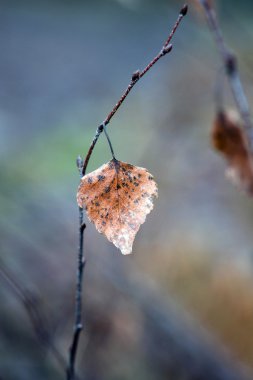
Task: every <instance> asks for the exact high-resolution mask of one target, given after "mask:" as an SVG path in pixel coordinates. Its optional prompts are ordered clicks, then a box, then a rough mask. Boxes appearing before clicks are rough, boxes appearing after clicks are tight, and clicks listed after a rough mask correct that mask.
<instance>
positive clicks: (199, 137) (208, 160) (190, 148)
mask: <svg viewBox="0 0 253 380" xmlns="http://www.w3.org/2000/svg"><path fill="white" fill-rule="evenodd" d="M181 5H182V4H181V3H180V2H179V1H176V0H175V1H162V0H160V1H154V0H149V1H144V0H138V1H137V0H136V1H134V0H128V1H127V0H126V1H124V0H118V1H117V0H107V1H81V0H79V1H72V2H71V3H70V2H68V1H59V0H58V1H57V0H55V1H22V2H20V1H1V2H0V46H1V58H0V158H1V161H0V176H1V177H0V179H1V190H0V226H1V232H0V234H1V239H0V247H1V259H0V263H1V264H2V265H3V266H4V267H7V268H8V271H9V273H10V275H11V276H12V277H13V278H14V279H16V281H17V282H18V283H20V284H22V286H24V288H25V289H27V290H28V291H29V292H30V293H32V297H34V298H33V299H34V300H35V301H34V302H35V303H36V305H37V306H38V308H39V310H41V311H42V314H43V315H44V314H45V315H46V316H47V317H46V318H47V320H48V324H49V330H50V332H51V333H52V336H53V337H54V341H55V342H56V344H57V347H60V351H61V353H62V355H63V356H64V357H67V352H68V347H69V344H70V339H71V334H72V325H73V318H74V316H73V314H74V297H75V295H74V291H75V271H76V255H77V243H78V209H77V205H76V200H75V198H76V190H77V186H78V182H79V177H78V172H77V169H76V164H75V160H76V157H77V156H78V155H79V154H81V155H82V156H84V155H85V153H86V152H87V149H88V147H89V145H90V142H91V140H92V138H93V136H94V134H95V131H96V128H97V126H98V125H99V124H100V123H101V122H102V120H103V119H104V118H105V116H106V115H107V114H108V112H109V111H110V110H111V109H112V107H113V105H114V104H115V103H116V101H117V100H118V98H119V96H120V94H121V93H122V92H123V91H124V89H125V88H126V86H127V85H128V83H129V79H130V78H131V74H132V72H134V71H135V70H136V69H141V68H143V67H145V65H146V64H147V63H148V62H149V61H150V60H151V59H152V58H153V56H154V55H155V54H156V53H157V52H158V51H159V50H160V48H161V46H162V44H163V42H164V41H165V39H166V36H167V35H168V33H169V32H170V30H171V27H172V25H173V23H174V21H175V19H176V17H177V15H178V10H179V9H180V7H181ZM216 5H217V9H218V14H219V20H220V23H221V26H222V29H223V31H224V37H225V39H226V41H227V42H228V44H229V46H231V48H232V49H233V51H235V52H236V54H237V56H238V60H239V67H240V70H241V78H242V81H243V84H244V85H245V91H246V94H247V96H248V99H249V103H250V105H251V104H252V103H253V102H252V100H253V90H252V88H253V87H252V84H253V75H252V65H253V59H252V57H253V54H252V53H253V24H252V12H253V4H252V2H251V1H241V2H240V3H238V2H236V1H228V0H227V1H220V2H218V1H217V4H216ZM189 6H190V9H189V14H188V15H187V17H186V18H185V20H184V21H183V23H182V25H181V26H180V28H179V30H178V32H177V33H176V35H175V37H174V38H173V50H172V53H171V54H170V55H168V56H166V57H165V58H163V59H162V60H161V61H159V63H158V64H157V65H155V66H154V68H153V69H152V70H151V71H150V72H149V73H148V74H147V75H146V76H145V77H144V78H143V79H142V80H141V81H140V82H139V83H138V84H137V85H136V87H135V88H134V90H133V91H132V93H131V94H130V96H129V97H128V98H127V100H126V102H125V104H124V105H123V106H122V108H121V109H120V110H119V112H118V113H117V114H116V116H115V117H114V118H113V119H112V121H111V124H110V126H109V127H108V132H109V134H110V137H111V139H112V142H113V146H114V150H115V154H116V157H117V158H118V159H120V160H122V161H126V162H129V163H131V164H135V165H138V166H143V167H146V168H147V169H148V170H149V171H150V172H151V173H152V174H153V175H154V177H155V179H156V181H157V183H158V187H159V199H158V200H157V201H156V203H155V208H154V211H152V213H151V215H149V216H148V218H147V221H146V223H145V224H144V225H143V226H142V227H141V229H140V231H139V233H138V235H137V238H136V242H135V244H134V250H133V255H132V256H131V257H123V256H121V254H120V252H119V251H118V250H117V249H116V248H114V247H113V246H112V245H111V244H110V243H108V242H107V241H106V239H105V238H104V237H103V236H101V235H99V234H98V233H97V232H96V231H95V228H94V226H93V225H90V224H89V223H87V229H86V231H85V256H86V258H87V265H86V268H85V279H84V288H85V291H84V298H83V300H84V310H85V314H84V325H85V329H84V333H83V337H82V343H81V349H80V354H79V357H78V369H79V373H80V374H81V377H80V378H87V379H130V378H138V379H142V378H143V379H144V378H145V379H160V378H161V379H163V378H170V379H175V380H178V379H188V378H189V379H196V378H203V376H202V377H201V376H200V377H196V376H195V377H194V375H193V376H192V377H190V370H188V367H187V366H186V367H185V370H184V361H183V360H185V358H184V359H182V362H181V361H180V360H179V359H178V358H177V355H178V353H175V352H174V353H173V354H171V352H170V347H171V342H170V341H169V340H166V339H165V338H164V341H163V340H162V338H161V337H160V335H159V334H158V332H159V331H160V330H159V329H161V331H165V330H162V328H164V324H165V325H166V326H167V327H170V323H171V324H172V325H171V326H173V328H172V327H171V331H173V332H171V333H170V334H172V335H171V336H174V335H173V334H175V336H177V332H176V330H175V329H174V324H173V323H174V322H175V321H176V320H177V318H178V324H179V326H181V325H183V326H185V325H184V323H186V326H188V325H187V323H188V320H191V321H193V327H192V325H191V323H189V324H190V326H191V327H189V336H190V337H191V336H193V337H195V333H196V336H197V337H199V338H198V339H199V340H200V341H201V339H202V337H203V336H205V333H206V331H207V332H208V333H207V334H208V337H209V338H206V337H205V338H203V340H204V341H205V339H206V340H207V341H208V342H209V340H211V341H212V339H213V340H214V342H215V343H214V348H213V349H212V350H211V351H214V352H215V350H216V348H217V352H220V351H219V350H221V352H222V353H223V350H225V351H226V353H227V352H229V354H230V355H232V358H234V361H235V362H238V363H242V364H243V365H245V366H247V367H248V368H249V369H252V367H253V345H252V338H251V336H252V333H253V297H252V296H253V274H252V270H253V248H252V247H253V235H252V223H253V206H252V200H251V199H249V198H247V196H245V195H244V194H243V193H241V192H240V191H238V189H236V188H235V187H233V186H232V185H231V184H230V183H229V182H228V181H227V180H226V178H225V177H224V171H225V163H224V162H223V160H222V159H221V158H220V157H218V156H217V155H216V154H215V153H214V152H213V151H212V149H211V147H210V142H209V131H210V128H211V125H212V120H213V118H214V109H215V106H214V101H213V91H214V85H215V81H216V78H217V73H218V71H219V70H220V67H221V62H220V61H219V57H218V55H217V52H216V47H215V45H214V43H213V41H212V39H211V37H210V34H209V31H208V29H207V26H206V23H205V20H204V18H203V15H202V14H201V12H200V11H199V9H198V8H197V7H196V3H195V2H194V1H191V2H190V3H189ZM225 99H226V103H227V104H228V107H233V106H234V104H233V99H232V97H231V94H230V91H229V86H228V84H226V87H225ZM109 159H110V151H109V147H108V144H107V142H106V139H105V137H104V136H101V138H100V140H99V142H98V144H97V146H96V148H95V150H94V154H93V156H92V158H91V162H90V165H89V170H93V169H95V168H97V167H98V166H99V165H101V164H103V163H104V162H107V161H108V160H109ZM123 279H124V280H123ZM122 281H123V282H122ZM0 283H1V287H0V302H1V308H0V310H1V312H0V378H1V379H22V380H23V379H26V380H27V379H36V380H37V379H38V380H40V379H45V378H46V379H60V378H64V374H63V372H62V368H60V367H61V366H59V363H57V361H56V360H55V358H54V356H53V355H52V353H51V352H50V350H49V351H48V350H47V349H46V348H45V347H44V346H43V344H41V343H40V342H39V341H38V339H37V336H36V334H35V332H34V331H33V329H32V327H31V323H30V321H29V318H28V316H27V313H26V311H25V309H24V307H23V305H22V302H20V299H18V298H17V297H15V295H14V293H13V289H12V288H11V287H10V286H8V284H6V282H4V281H3V280H1V282H0ZM145 291H146V292H147V295H146V293H145ZM153 292H154V294H155V295H157V297H158V299H157V303H156V296H154V297H153V298H152V297H151V296H150V295H152V294H153ZM149 297H150V300H151V301H150V304H151V305H150V306H152V313H154V312H155V311H156V312H160V313H162V311H163V310H164V308H165V309H166V307H167V306H166V307H165V306H164V305H167V303H169V305H170V306H168V307H167V309H166V312H165V311H164V312H163V314H161V315H162V317H161V316H160V317H159V318H158V317H156V318H155V317H153V314H152V315H151V314H150V315H151V317H150V320H152V328H151V327H150V326H151V325H149V324H148V323H147V320H148V317H147V316H149V313H151V311H150V310H149V307H148V300H149ZM154 299H155V300H154ZM145 300H146V302H145ZM171 305H172V306H171ZM174 308H175V310H174ZM171 310H173V312H171ZM181 319H182V321H181ZM145 321H146V322H145ZM184 321H186V322H184ZM172 322H173V323H172ZM150 323H151V322H150ZM199 326H201V327H200V330H201V329H202V328H203V331H205V333H203V334H202V332H199V331H198V329H199ZM166 331H167V330H166ZM180 331H181V330H180ZM183 331H186V335H187V332H188V327H184V330H183ZM201 331H202V330H201ZM160 333H161V332H160ZM168 334H169V333H168ZM168 336H169V335H168ZM182 336H183V334H182ZM151 337H152V339H151ZM148 338H149V339H150V340H148ZM178 339H179V340H182V339H183V340H184V338H182V337H181V335H180V336H178ZM185 339H186V340H187V339H188V338H187V337H186V338H185ZM196 339H197V338H196ZM182 344H183V343H182ZM212 344H213V343H212ZM173 347H174V346H173ZM193 347H195V346H194V345H193ZM155 349H156V350H157V352H156V355H157V356H156V355H155V354H154V352H153V351H152V350H155ZM159 350H160V351H162V352H163V354H164V352H165V353H166V355H167V357H165V358H163V356H162V354H161V355H160V351H159ZM194 350H196V352H197V348H196V347H195V348H192V351H193V352H195V351H194ZM200 351H201V350H200ZM198 352H199V351H198ZM164 355H165V354H164ZM173 355H174V356H173ZM218 355H219V354H218ZM225 356H226V355H225ZM174 358H177V359H178V360H179V361H178V363H176V360H174ZM172 359H173V360H174V363H176V364H174V365H175V366H178V367H181V368H180V371H183V372H182V374H181V375H179V374H175V373H173V372H170V371H171V370H170V369H169V368H171V367H169V365H168V367H166V365H165V363H166V361H167V360H168V361H169V360H171V361H173V360H172ZM196 360H197V359H196ZM229 363H230V362H229ZM228 365H230V364H228ZM231 365H232V364H231ZM180 371H179V372H180ZM180 373H181V372H180ZM207 376H208V375H207ZM213 378H215V377H211V375H210V379H213ZM217 378H220V379H221V378H222V377H217ZM224 378H225V377H224ZM227 378H229V379H230V378H231V379H232V377H227ZM235 378H239V377H235ZM206 379H208V377H206Z"/></svg>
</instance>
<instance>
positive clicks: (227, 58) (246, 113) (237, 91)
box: [199, 0, 253, 153]
mask: <svg viewBox="0 0 253 380" xmlns="http://www.w3.org/2000/svg"><path fill="white" fill-rule="evenodd" d="M199 2H200V4H201V5H202V7H203V9H204V12H205V15H206V19H207V22H208V26H209V29H210V31H211V32H212V34H213V37H214V40H215V43H216V45H217V48H218V51H219V53H220V56H221V59H222V61H223V65H224V68H225V70H226V74H227V77H228V80H229V83H230V87H231V90H232V93H233V96H234V100H235V103H236V105H237V108H238V111H239V113H240V115H241V118H242V121H243V127H244V129H245V132H246V134H247V138H248V146H249V150H250V152H251V153H253V125H252V121H251V115H250V109H249V103H248V100H247V98H246V95H245V92H244V89H243V86H242V83H241V80H240V75H239V71H238V66H237V59H236V56H235V55H234V54H233V53H231V51H230V49H229V48H228V47H227V46H226V44H225V42H224V39H223V35H222V31H221V29H220V27H219V24H218V20H217V16H216V13H215V11H214V9H213V7H212V5H211V2H210V1H208V0H199Z"/></svg>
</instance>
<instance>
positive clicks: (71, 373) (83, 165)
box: [67, 4, 188, 380]
mask: <svg viewBox="0 0 253 380" xmlns="http://www.w3.org/2000/svg"><path fill="white" fill-rule="evenodd" d="M187 10H188V6H187V5H186V4H185V5H184V6H183V7H182V8H181V10H180V13H179V15H178V18H177V20H176V23H175V25H174V26H173V28H172V30H171V33H170V35H169V37H168V38H167V40H166V41H165V43H164V45H163V47H162V49H161V51H160V52H159V53H158V54H157V55H156V56H155V57H154V58H153V60H152V61H151V62H150V63H149V64H148V65H147V66H146V67H145V68H144V69H143V70H142V71H139V70H137V71H135V72H134V73H133V74H132V77H131V81H130V83H129V85H128V87H127V88H126V90H125V91H124V93H123V95H122V96H121V97H120V99H119V100H118V102H117V103H116V105H115V106H114V107H113V109H112V111H111V112H110V113H109V114H108V116H107V117H106V118H105V120H104V121H103V122H102V123H101V124H100V125H99V127H98V128H97V130H96V134H95V136H94V138H93V140H92V143H91V145H90V148H89V150H88V153H87V155H86V157H85V160H84V161H83V160H82V158H81V157H80V156H79V157H78V159H77V167H78V170H79V174H80V177H81V178H82V176H83V175H85V173H86V169H87V165H88V163H89V160H90V157H91V155H92V152H93V149H94V147H95V145H96V143H97V141H98V139H99V136H100V134H101V133H102V132H103V131H104V130H105V127H106V125H107V124H109V122H110V120H111V119H112V117H113V116H114V115H115V113H116V112H117V111H118V109H119V107H120V106H121V105H122V103H123V102H124V100H125V99H126V97H127V96H128V94H129V93H130V91H131V90H132V89H133V87H134V86H135V84H136V83H137V82H138V81H139V79H140V78H142V77H143V76H144V75H145V74H146V73H147V72H148V71H149V70H150V69H151V67H153V66H154V64H155V63H156V62H157V61H159V59H160V58H162V57H163V56H165V55H166V54H168V53H170V52H171V50H172V45H171V43H170V41H171V39H172V37H173V36H174V34H175V32H176V30H177V28H178V26H179V24H180V22H181V20H182V19H183V17H184V16H185V15H186V14H187ZM107 137H108V136H107ZM108 141H110V140H108ZM109 145H110V148H111V152H112V155H113V156H114V153H113V149H112V147H111V144H110V143H109ZM85 227H86V226H85V224H84V223H83V209H82V208H79V250H78V269H77V283H76V306H75V325H74V333H73V338H72V343H71V346H70V349H69V362H68V368H67V380H74V379H76V375H75V361H76V354H77V350H78V343H79V337H80V333H81V331H82V329H83V325H82V279H83V271H84V266H85V259H84V255H83V233H84V229H85Z"/></svg>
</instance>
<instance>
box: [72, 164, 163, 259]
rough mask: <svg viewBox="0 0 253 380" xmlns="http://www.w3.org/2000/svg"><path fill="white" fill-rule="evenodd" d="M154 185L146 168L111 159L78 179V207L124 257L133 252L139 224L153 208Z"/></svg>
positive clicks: (155, 189) (155, 194)
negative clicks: (85, 211)
mask: <svg viewBox="0 0 253 380" xmlns="http://www.w3.org/2000/svg"><path fill="white" fill-rule="evenodd" d="M157 194H158V192H157V185H156V183H155V181H154V179H153V176H152V175H151V174H150V173H149V172H148V171H147V170H146V169H145V168H140V167H136V166H133V165H130V164H127V163H125V162H121V161H118V160H115V159H112V160H111V161H109V162H108V163H107V164H104V165H103V166H101V167H100V168H98V169H97V170H95V171H94V172H92V173H89V174H87V175H85V176H84V177H83V178H82V179H81V183H80V186H79V188H78V192H77V203H78V205H79V207H83V208H85V209H86V210H87V215H88V218H89V220H90V221H91V222H93V223H94V224H95V226H96V228H97V230H98V231H99V232H100V233H103V234H104V235H105V236H106V237H107V239H108V240H110V241H111V242H112V243H113V244H114V245H115V246H116V247H117V248H119V249H120V250H121V252H122V253H123V255H126V254H129V253H131V252H132V245H133V241H134V238H135V235H136V233H137V232H138V230H139V228H140V225H141V224H142V223H144V222H145V219H146V215H147V214H149V213H150V211H151V210H152V209H153V199H154V198H155V197H157Z"/></svg>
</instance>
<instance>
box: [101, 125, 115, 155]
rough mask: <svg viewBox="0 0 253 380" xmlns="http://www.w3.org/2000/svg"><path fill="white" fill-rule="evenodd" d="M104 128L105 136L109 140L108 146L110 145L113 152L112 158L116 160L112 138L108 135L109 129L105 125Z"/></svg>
mask: <svg viewBox="0 0 253 380" xmlns="http://www.w3.org/2000/svg"><path fill="white" fill-rule="evenodd" d="M103 128H104V132H105V136H106V138H107V141H108V144H109V147H110V150H111V154H112V158H113V159H114V160H116V158H115V154H114V151H113V147H112V143H111V140H110V137H109V135H108V132H107V127H106V125H105V124H104V125H103Z"/></svg>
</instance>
